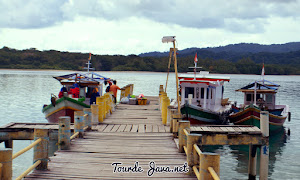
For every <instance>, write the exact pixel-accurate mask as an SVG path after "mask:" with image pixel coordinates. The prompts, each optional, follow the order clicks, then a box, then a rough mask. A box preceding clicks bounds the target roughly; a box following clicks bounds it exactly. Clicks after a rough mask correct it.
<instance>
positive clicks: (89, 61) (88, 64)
mask: <svg viewBox="0 0 300 180" xmlns="http://www.w3.org/2000/svg"><path fill="white" fill-rule="evenodd" d="M91 59H92V54H91V53H90V55H89V58H88V62H87V63H86V64H87V67H84V68H83V69H87V72H90V70H95V68H91V67H90V65H91V64H92V63H91Z"/></svg>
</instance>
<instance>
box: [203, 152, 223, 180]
mask: <svg viewBox="0 0 300 180" xmlns="http://www.w3.org/2000/svg"><path fill="white" fill-rule="evenodd" d="M208 167H212V168H213V169H214V170H215V172H216V173H217V175H218V176H220V155H219V154H215V153H201V154H200V171H199V172H200V179H201V180H210V179H211V180H213V177H212V176H211V174H210V173H209V171H208Z"/></svg>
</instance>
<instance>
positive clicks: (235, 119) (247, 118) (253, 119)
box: [229, 105, 287, 131]
mask: <svg viewBox="0 0 300 180" xmlns="http://www.w3.org/2000/svg"><path fill="white" fill-rule="evenodd" d="M260 112H261V110H260V109H258V108H256V107H254V106H253V105H250V106H248V107H247V108H245V109H244V110H242V111H240V112H237V113H234V114H231V115H230V116H229V121H230V122H232V123H234V124H235V125H253V126H257V127H259V128H260ZM286 118H287V115H282V116H278V115H274V114H271V113H270V114H269V129H270V131H276V130H278V129H279V128H282V126H283V124H284V122H285V120H286Z"/></svg>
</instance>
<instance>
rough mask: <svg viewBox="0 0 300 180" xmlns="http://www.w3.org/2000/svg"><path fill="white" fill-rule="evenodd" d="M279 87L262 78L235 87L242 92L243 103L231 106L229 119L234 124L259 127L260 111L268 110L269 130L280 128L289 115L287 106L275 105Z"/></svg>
mask: <svg viewBox="0 0 300 180" xmlns="http://www.w3.org/2000/svg"><path fill="white" fill-rule="evenodd" d="M263 73H264V70H263ZM263 75H264V74H263ZM279 87H280V85H278V84H275V83H273V82H270V81H267V80H265V79H264V78H263V80H260V81H255V82H252V83H250V84H248V85H247V86H245V87H242V88H240V89H237V90H236V91H238V92H243V93H244V103H243V104H240V105H238V106H233V108H232V110H233V112H232V113H231V114H230V115H229V121H230V122H232V123H234V124H236V125H241V124H246V125H254V126H257V127H260V112H261V111H268V112H269V128H270V131H275V130H277V129H279V128H282V126H283V124H284V122H285V120H286V118H287V117H288V115H289V106H288V105H276V94H277V92H278V88H279Z"/></svg>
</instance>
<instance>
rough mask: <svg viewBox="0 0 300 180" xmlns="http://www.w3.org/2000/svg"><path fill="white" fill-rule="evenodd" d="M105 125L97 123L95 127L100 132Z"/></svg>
mask: <svg viewBox="0 0 300 180" xmlns="http://www.w3.org/2000/svg"><path fill="white" fill-rule="evenodd" d="M106 127H107V124H100V125H97V129H98V131H99V132H102V131H103V130H104V129H105V128H106Z"/></svg>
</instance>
